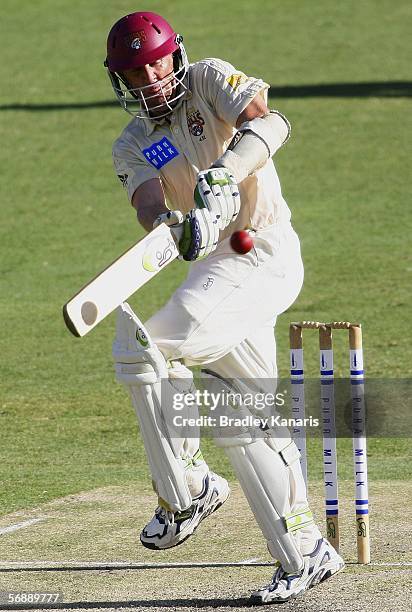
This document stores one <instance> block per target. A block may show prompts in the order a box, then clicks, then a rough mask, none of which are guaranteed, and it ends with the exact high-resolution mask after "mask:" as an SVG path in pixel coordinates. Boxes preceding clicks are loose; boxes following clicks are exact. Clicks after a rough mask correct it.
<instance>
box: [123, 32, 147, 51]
mask: <svg viewBox="0 0 412 612" xmlns="http://www.w3.org/2000/svg"><path fill="white" fill-rule="evenodd" d="M144 42H146V32H145V31H144V30H139V31H138V32H131V33H130V34H128V35H127V36H125V37H124V44H125V45H126V47H130V48H131V49H136V51H137V50H138V49H140V47H141V46H142V43H144Z"/></svg>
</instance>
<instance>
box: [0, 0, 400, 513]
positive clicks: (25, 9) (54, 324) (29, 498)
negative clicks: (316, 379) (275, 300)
mask: <svg viewBox="0 0 412 612" xmlns="http://www.w3.org/2000/svg"><path fill="white" fill-rule="evenodd" d="M138 9H142V10H153V11H157V12H159V13H161V14H163V15H164V16H165V17H166V18H168V19H170V20H171V21H172V23H173V24H174V26H175V28H176V29H177V30H178V31H179V32H181V33H182V34H183V36H184V40H185V44H186V49H187V51H188V55H189V58H190V59H191V60H192V61H195V60H197V59H201V58H203V57H211V56H216V57H222V58H223V59H226V60H229V61H231V62H232V63H233V64H234V65H235V66H236V67H237V68H239V69H242V70H243V71H245V72H246V73H249V74H252V75H256V76H261V77H262V78H264V79H265V80H266V81H267V82H268V83H270V85H271V86H272V89H271V98H270V106H271V107H272V108H277V109H279V110H280V111H282V112H283V113H284V114H285V115H286V116H287V117H288V118H289V119H290V121H291V123H292V129H293V131H292V139H291V141H290V142H289V143H288V145H287V146H286V147H285V148H284V149H283V150H282V151H280V152H279V154H278V155H277V156H276V159H275V162H276V166H277V169H278V172H279V175H280V179H281V184H282V187H283V191H284V195H285V197H286V200H287V202H288V204H289V206H290V208H291V210H292V213H293V222H294V225H295V228H296V229H297V231H298V232H299V234H300V236H301V241H302V250H303V256H304V261H305V267H306V279H305V285H304V288H303V291H302V293H301V295H300V297H299V299H298V300H297V302H296V303H295V304H294V305H293V307H292V308H291V310H290V311H289V312H287V313H285V314H284V315H282V317H280V318H279V321H278V325H277V330H276V334H277V340H278V354H279V357H278V359H279V368H280V373H281V375H282V376H286V375H287V369H288V338H287V333H288V324H289V322H290V321H291V320H300V319H319V320H322V319H329V320H331V319H335V320H342V319H345V320H346V319H349V320H350V319H352V320H358V321H361V322H362V324H363V328H364V348H365V366H366V373H367V376H369V377H380V378H385V377H387V378H391V377H402V378H407V377H410V376H411V369H412V366H411V364H412V347H411V343H410V341H409V337H410V333H409V322H410V303H411V300H410V286H411V277H412V260H411V252H410V235H411V231H412V222H411V215H410V211H409V209H410V206H409V199H410V198H409V194H408V187H409V181H408V169H409V161H410V153H409V151H408V145H409V143H410V136H409V135H408V133H407V124H408V122H410V108H409V107H410V99H408V96H410V95H411V84H410V82H409V87H408V86H407V85H406V84H404V85H396V83H402V82H407V81H408V79H410V56H411V49H410V42H409V43H408V42H407V41H408V40H409V41H410V32H409V29H408V17H409V18H410V16H411V12H412V11H411V8H410V3H409V2H407V1H406V0H399V1H398V2H395V3H394V2H389V1H388V0H379V1H378V2H376V1H374V0H365V1H364V2H356V1H355V0H348V1H347V2H343V3H337V2H330V1H327V0H319V1H318V2H316V3H313V2H303V1H298V0H286V1H285V2H279V1H278V0H277V1H273V0H272V1H269V0H258V1H257V2H255V3H251V2H250V1H246V0H236V1H235V0H227V1H226V2H220V1H217V0H209V1H208V2H207V10H204V7H203V6H202V5H201V4H200V3H193V2H190V1H189V0H176V1H175V2H173V3H171V2H166V1H160V0H156V1H153V2H148V1H147V0H142V1H141V2H140V3H136V2H133V3H131V2H126V1H124V0H119V1H116V2H113V1H110V2H99V1H98V0H89V1H88V2H83V1H80V0H73V1H71V2H68V1H67V0H38V1H37V2H29V1H28V0H19V2H15V0H3V1H2V61H1V63H0V79H1V83H2V87H1V92H0V119H1V128H0V130H1V145H2V146H1V148H0V199H1V206H0V244H1V273H0V313H1V323H2V332H1V353H0V354H1V360H0V391H1V393H0V513H7V512H10V511H12V510H16V509H19V508H25V507H30V506H33V505H35V504H38V503H40V502H43V501H47V500H50V499H53V498H55V497H58V496H62V495H66V494H68V493H72V492H77V491H80V490H88V489H92V488H95V487H97V486H102V485H119V484H128V483H130V482H132V481H137V482H139V481H141V482H145V483H146V484H147V481H148V476H147V473H146V467H145V459H144V453H143V449H142V446H141V443H140V441H139V438H138V436H137V428H136V423H135V417H134V415H133V412H132V409H131V407H130V405H129V400H128V398H127V396H126V394H125V392H124V390H123V389H121V388H120V387H119V386H118V385H117V383H116V382H115V381H114V374H113V368H112V361H111V342H112V336H113V331H114V317H113V315H111V316H110V317H108V319H107V320H106V321H104V322H103V323H102V324H101V325H99V327H98V328H96V329H95V330H94V331H93V332H92V333H90V335H89V336H87V337H85V338H83V339H81V340H79V339H75V338H74V337H72V336H71V335H70V334H69V332H68V331H67V330H66V329H65V327H64V324H63V319H62V316H61V307H62V304H63V303H64V302H65V301H67V299H68V298H69V297H70V296H71V295H72V294H73V293H74V292H75V291H77V289H78V288H79V287H80V286H81V285H82V284H83V283H84V282H86V281H87V280H89V279H90V278H91V277H92V276H93V275H94V274H95V273H96V272H97V271H98V270H100V269H101V268H102V267H104V266H105V265H106V264H107V263H109V262H110V261H111V260H113V259H114V258H115V257H116V256H117V255H118V254H119V253H121V252H122V251H123V250H124V249H125V248H127V247H128V246H129V245H131V244H132V243H133V242H135V241H136V240H137V239H138V238H139V237H141V236H142V235H143V234H142V230H141V229H139V227H138V226H137V223H136V222H135V218H134V214H133V212H132V209H131V208H130V206H129V205H128V202H127V198H126V196H125V193H124V192H122V189H121V187H120V184H119V182H118V180H117V178H116V177H115V175H114V172H113V169H112V162H111V145H112V142H113V140H114V138H115V137H116V136H117V135H118V134H119V132H120V130H121V129H122V128H123V126H124V125H125V124H126V122H127V121H128V117H127V115H126V114H125V113H124V112H123V111H122V110H121V109H120V107H116V106H111V105H109V104H104V102H108V101H111V100H112V99H113V95H112V91H111V87H110V84H109V81H108V79H107V77H106V74H105V71H104V69H103V65H102V62H103V59H104V57H105V40H106V35H107V32H108V30H109V28H110V26H111V25H112V23H113V22H114V21H115V20H116V19H117V18H119V17H120V16H122V15H123V14H126V13H127V12H131V11H133V10H138ZM407 46H408V47H409V48H407ZM361 83H365V84H369V85H365V86H363V87H360V86H359V84H361ZM374 84H375V85H374ZM277 88H278V89H277ZM276 92H278V95H277V93H276ZM408 244H409V246H408ZM186 271H187V267H186V265H185V264H181V263H179V262H175V263H174V264H173V265H172V266H171V267H170V268H168V269H167V270H166V271H165V272H164V273H163V274H160V275H158V276H157V278H156V279H155V280H154V281H153V282H151V283H150V285H148V286H146V287H145V288H143V289H142V290H141V291H140V292H139V293H138V294H136V295H134V296H133V298H132V299H131V300H130V302H131V305H132V306H133V307H134V308H135V309H136V311H137V312H138V313H139V314H140V315H141V317H142V318H145V317H147V316H149V315H150V314H151V313H153V312H154V311H155V310H156V309H158V308H159V307H160V306H161V305H162V304H163V303H164V301H165V300H166V298H167V297H168V296H169V295H170V293H171V292H172V290H173V288H174V287H176V286H177V285H178V284H179V282H180V281H181V280H182V279H183V278H184V276H185V273H186ZM338 353H339V355H340V357H339V361H338V363H339V364H340V365H339V368H338V369H339V373H340V374H343V373H344V366H343V363H344V360H345V359H346V354H345V353H344V347H343V345H342V346H341V347H340V348H339V349H338ZM316 360H317V354H316V350H315V346H314V343H313V347H312V348H310V347H309V346H308V358H307V363H308V364H309V363H312V364H313V365H312V367H313V373H315V371H316V363H317V361H316ZM407 442H408V440H406V439H405V438H403V439H399V440H393V439H392V440H390V439H389V440H385V439H379V440H378V439H373V440H370V442H369V450H370V461H369V467H370V477H371V478H375V479H396V478H398V479H404V478H407V477H408V470H409V469H410V468H409V466H410V454H409V455H408V444H407ZM341 445H342V452H343V453H344V454H345V453H347V454H348V453H349V449H348V444H346V442H345V441H342V442H341ZM210 449H211V445H210V444H209V442H207V443H206V445H205V454H206V456H208V452H209V451H210ZM315 450H318V449H315ZM209 456H210V462H211V465H213V467H215V468H219V469H220V470H222V472H223V473H225V474H228V475H229V476H231V471H230V468H229V466H228V464H227V462H226V461H225V460H224V459H223V458H222V456H221V454H220V453H215V452H213V454H212V453H210V455H209ZM318 457H319V459H320V455H319V453H318ZM311 462H312V464H313V473H314V474H315V475H317V477H319V475H320V472H319V467H320V466H319V461H316V460H315V459H311ZM409 473H410V472H409ZM343 476H344V477H346V478H350V476H351V471H350V466H349V467H347V468H345V469H344V470H343Z"/></svg>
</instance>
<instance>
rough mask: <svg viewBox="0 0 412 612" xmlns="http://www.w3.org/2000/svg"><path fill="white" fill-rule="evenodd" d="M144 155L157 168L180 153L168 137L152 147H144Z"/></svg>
mask: <svg viewBox="0 0 412 612" xmlns="http://www.w3.org/2000/svg"><path fill="white" fill-rule="evenodd" d="M143 155H144V156H145V158H146V159H147V161H148V162H149V163H150V164H152V166H154V167H155V168H156V169H157V170H160V168H163V166H164V165H165V164H168V163H169V162H170V161H171V160H172V159H173V158H174V157H177V156H178V155H179V151H178V150H177V149H176V148H175V147H174V146H173V145H172V143H171V142H170V141H169V140H168V139H167V138H166V137H164V138H162V139H161V140H159V141H158V142H155V143H153V144H152V145H151V146H150V147H147V148H146V149H143Z"/></svg>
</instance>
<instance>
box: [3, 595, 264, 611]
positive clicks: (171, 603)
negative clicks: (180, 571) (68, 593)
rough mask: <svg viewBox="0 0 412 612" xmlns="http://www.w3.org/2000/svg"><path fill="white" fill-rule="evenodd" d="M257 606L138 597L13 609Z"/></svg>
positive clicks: (240, 599) (242, 600) (242, 601)
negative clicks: (134, 598) (125, 599)
mask: <svg viewBox="0 0 412 612" xmlns="http://www.w3.org/2000/svg"><path fill="white" fill-rule="evenodd" d="M253 606H255V604H254V603H253V602H251V601H250V599H246V598H243V597H238V598H235V599H224V598H214V599H201V598H199V599H137V600H133V601H131V600H128V601H72V602H66V603H65V602H60V603H55V604H36V605H33V606H30V604H21V605H20V604H13V606H12V609H13V610H30V609H32V610H79V609H81V610H97V609H100V610H101V609H106V608H110V609H112V610H118V609H119V608H126V609H127V608H148V609H153V608H163V609H164V608H170V609H172V610H175V609H176V608H195V609H201V608H250V607H253ZM10 609H11V608H10V607H5V606H3V605H0V610H10Z"/></svg>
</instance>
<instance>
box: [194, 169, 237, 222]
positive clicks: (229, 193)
mask: <svg viewBox="0 0 412 612" xmlns="http://www.w3.org/2000/svg"><path fill="white" fill-rule="evenodd" d="M194 199H195V202H196V206H197V208H199V209H204V208H206V209H207V210H208V211H209V212H210V213H211V214H212V216H214V217H216V219H217V222H218V224H219V229H224V228H225V227H227V226H228V225H229V223H230V222H231V221H234V220H235V219H236V217H237V216H238V214H239V210H240V196H239V188H238V186H237V183H236V181H235V179H234V177H233V175H232V174H230V172H229V170H227V168H210V169H209V170H205V171H202V172H199V174H198V175H197V185H196V188H195V193H194Z"/></svg>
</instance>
